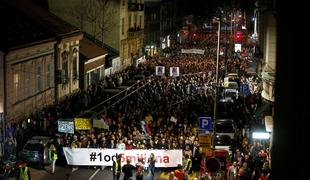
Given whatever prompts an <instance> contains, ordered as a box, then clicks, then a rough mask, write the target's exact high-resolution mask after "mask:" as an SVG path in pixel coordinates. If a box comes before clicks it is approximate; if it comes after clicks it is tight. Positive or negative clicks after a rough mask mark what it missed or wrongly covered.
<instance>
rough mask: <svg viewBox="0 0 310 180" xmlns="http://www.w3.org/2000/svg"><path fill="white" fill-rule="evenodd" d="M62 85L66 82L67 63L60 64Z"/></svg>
mask: <svg viewBox="0 0 310 180" xmlns="http://www.w3.org/2000/svg"><path fill="white" fill-rule="evenodd" d="M61 79H62V83H63V84H65V83H67V82H68V61H66V62H63V64H62V77H61Z"/></svg>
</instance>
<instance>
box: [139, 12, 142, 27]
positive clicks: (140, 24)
mask: <svg viewBox="0 0 310 180" xmlns="http://www.w3.org/2000/svg"><path fill="white" fill-rule="evenodd" d="M139 28H141V29H142V16H141V15H140V23H139Z"/></svg>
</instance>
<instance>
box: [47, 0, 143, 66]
mask: <svg viewBox="0 0 310 180" xmlns="http://www.w3.org/2000/svg"><path fill="white" fill-rule="evenodd" d="M76 7H79V8H76ZM49 11H51V12H52V13H54V14H55V15H57V16H58V17H61V18H62V19H64V20H65V21H67V22H69V23H72V24H73V25H75V26H77V27H80V28H81V30H82V31H84V32H86V33H87V34H90V35H91V36H93V38H95V39H97V40H98V41H101V42H102V43H105V44H107V45H108V46H110V47H112V48H114V49H115V50H116V51H118V52H119V56H120V59H121V63H122V66H123V67H126V66H129V65H131V64H134V62H135V61H134V60H135V59H138V58H139V57H141V56H142V48H143V39H144V0H113V1H112V0H103V1H99V0H85V1H74V0H65V3H64V1H63V0H50V1H49Z"/></svg>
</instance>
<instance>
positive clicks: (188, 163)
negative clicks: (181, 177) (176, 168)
mask: <svg viewBox="0 0 310 180" xmlns="http://www.w3.org/2000/svg"><path fill="white" fill-rule="evenodd" d="M183 170H184V172H185V176H187V175H188V174H191V173H192V159H191V157H190V156H189V155H188V154H185V159H184V165H183Z"/></svg>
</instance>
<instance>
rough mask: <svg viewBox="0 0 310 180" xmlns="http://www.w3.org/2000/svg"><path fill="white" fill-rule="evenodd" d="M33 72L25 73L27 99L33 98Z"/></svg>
mask: <svg viewBox="0 0 310 180" xmlns="http://www.w3.org/2000/svg"><path fill="white" fill-rule="evenodd" d="M31 75H32V73H31V72H25V96H26V98H27V97H29V96H31V95H32V94H31V89H32V79H31Z"/></svg>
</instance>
